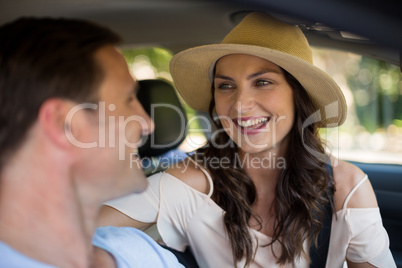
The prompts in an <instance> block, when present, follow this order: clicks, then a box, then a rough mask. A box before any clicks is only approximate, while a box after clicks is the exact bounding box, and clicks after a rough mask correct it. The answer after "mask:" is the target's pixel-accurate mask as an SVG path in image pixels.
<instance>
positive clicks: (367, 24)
mask: <svg viewBox="0 0 402 268" xmlns="http://www.w3.org/2000/svg"><path fill="white" fill-rule="evenodd" d="M398 7H399V4H398V3H397V2H394V1H390V0H383V1H373V0H366V1H365V0H354V1H347V0H338V1H335V0H322V1H317V0H304V1H298V0H284V1H274V0H233V1H231V0H222V1H203V0H114V1H110V0H109V1H108V0H2V1H1V2H0V25H2V24H5V23H7V22H10V21H12V20H14V19H17V18H20V17H24V16H25V17H26V16H35V17H66V18H82V19H87V20H91V21H94V22H97V23H100V24H103V25H106V26H108V27H110V28H111V29H113V30H114V31H116V32H117V33H119V34H120V35H121V36H122V37H123V40H124V41H123V43H122V45H121V49H122V50H125V49H143V48H153V47H158V48H163V49H165V50H166V51H168V52H169V53H171V55H174V54H175V53H178V52H180V51H182V50H184V49H186V48H190V47H194V46H199V45H204V44H212V43H219V42H220V41H221V40H222V39H223V37H224V36H225V35H226V34H227V33H228V32H229V31H230V30H231V29H232V28H233V27H234V26H235V25H236V24H237V23H238V22H240V21H241V19H242V18H243V17H244V16H245V15H246V14H248V13H249V12H251V11H255V10H258V11H263V12H267V13H269V14H271V15H272V16H274V17H276V18H278V19H280V20H282V21H284V22H287V23H290V24H294V25H297V26H299V27H300V28H301V29H302V30H303V32H304V33H305V35H306V37H307V39H308V41H309V43H310V45H311V46H313V47H316V48H317V49H318V51H320V49H329V52H328V53H329V54H331V53H332V52H331V51H332V50H333V49H336V50H337V51H343V52H345V53H353V55H359V56H361V57H367V58H370V59H375V60H377V61H380V62H381V64H382V65H381V66H383V65H384V66H388V65H390V66H391V65H392V66H394V67H392V68H394V69H392V70H393V71H392V72H393V74H395V75H394V78H393V79H394V80H395V81H396V82H394V84H395V85H396V86H395V88H396V91H395V92H396V93H395V94H394V93H393V94H394V95H392V96H394V97H393V103H395V104H393V106H392V109H394V110H393V112H392V115H393V117H392V118H391V119H390V120H391V121H390V120H388V121H389V122H388V121H387V120H385V119H384V120H383V121H381V120H380V121H381V122H382V123H381V129H382V130H381V131H383V132H387V133H388V134H389V133H390V132H392V133H396V134H393V136H392V137H393V139H394V140H392V143H391V141H390V140H388V142H390V145H389V146H388V147H390V148H391V147H392V148H391V150H394V151H392V153H389V154H387V157H383V156H382V154H380V153H381V150H379V149H376V148H374V147H375V146H374V145H373V146H371V147H372V148H374V151H373V152H372V154H373V155H374V157H373V158H372V159H370V160H369V161H367V158H366V156H367V155H365V153H364V152H362V151H359V152H358V153H357V154H354V155H353V158H352V157H345V158H344V159H345V160H347V161H351V162H352V163H354V164H355V165H357V166H358V167H360V168H361V169H362V170H363V171H364V172H365V173H366V174H368V177H369V179H370V181H371V183H372V186H373V188H374V190H375V193H376V197H377V201H378V205H379V207H380V211H381V215H382V219H383V224H384V226H385V229H386V230H387V232H388V235H389V238H390V248H391V252H392V254H393V257H394V259H395V262H396V264H397V267H402V206H401V204H402V79H401V77H402V76H401V67H400V66H401V65H400V63H401V51H402V31H401V29H402V17H401V16H400V7H399V8H398ZM318 53H320V52H318ZM353 57H355V56H353ZM360 67H361V66H360ZM361 68H362V67H361ZM357 71H359V70H357ZM361 74H362V73H360V75H361ZM380 75H382V74H381V71H379V76H380ZM395 77H396V78H395ZM373 79H374V78H373ZM138 80H139V81H140V88H141V90H140V92H139V95H138V97H139V99H140V101H141V102H142V103H143V105H144V107H145V109H146V111H147V112H148V113H149V114H151V116H152V118H153V120H154V121H155V125H156V127H155V132H154V133H153V134H152V135H151V136H150V137H149V139H148V140H147V141H146V143H145V144H144V145H143V146H142V147H141V148H140V150H139V153H140V155H141V157H142V158H144V159H145V160H147V161H149V163H150V165H149V167H148V169H146V170H145V172H146V173H147V174H151V173H154V172H156V171H160V170H163V169H164V168H165V167H163V166H158V165H160V163H158V161H153V159H155V158H158V157H160V156H162V155H166V154H170V155H171V156H172V161H179V160H180V159H183V158H184V157H186V155H187V154H186V153H187V152H185V151H186V150H182V149H180V148H182V147H180V146H181V145H182V144H183V143H184V142H185V140H186V137H187V136H188V135H189V133H188V131H187V130H188V126H189V125H190V123H189V121H190V120H189V118H184V119H183V118H182V117H179V116H178V113H179V111H180V112H182V113H185V112H187V110H188V107H186V104H185V103H183V100H182V99H181V98H180V96H179V95H178V94H177V92H176V90H175V88H174V83H173V81H169V79H161V78H157V79H153V78H152V79H138ZM370 90H374V91H381V89H372V88H371V89H370ZM389 90H391V89H389ZM359 92H360V93H359V94H356V95H354V97H355V98H359V97H361V98H362V100H359V99H356V103H359V102H364V100H365V98H366V97H367V96H368V95H367V94H369V92H364V90H363V89H360V91H359ZM378 94H379V93H378ZM365 96H366V97H365ZM161 103H164V104H166V103H168V104H169V105H171V106H169V107H170V108H166V106H163V107H161V106H158V104H161ZM398 104H399V105H398ZM351 105H353V103H352V104H351ZM382 105H383V106H384V107H387V106H388V107H389V105H387V104H386V103H383V104H382ZM367 107H368V108H367ZM367 107H366V108H367V109H369V110H364V109H363V110H362V109H360V108H359V107H357V108H354V109H355V110H356V111H357V116H356V118H358V119H360V121H361V122H363V121H364V120H366V119H362V117H361V116H362V115H359V111H360V113H363V114H364V113H366V114H369V112H367V111H373V109H374V108H373V109H371V108H370V107H371V106H367ZM354 109H351V110H354ZM359 109H360V110H359ZM370 109H371V110H370ZM375 109H377V108H375ZM374 112H375V113H379V114H380V115H379V116H380V117H381V118H383V117H384V116H383V114H384V113H385V112H381V111H377V110H375V111H374ZM192 113H193V115H194V114H195V115H197V114H202V113H199V112H198V111H192ZM389 113H391V112H389ZM187 114H188V112H187ZM188 115H189V114H188ZM359 116H360V117H359ZM387 122H388V123H387ZM199 124H200V125H202V124H203V123H202V122H199ZM391 125H392V127H391ZM350 126H351V125H347V126H346V128H347V127H350ZM384 129H385V130H384ZM378 131H380V130H378ZM373 133H374V132H372V134H370V135H371V136H370V137H372V139H368V140H367V142H366V143H373V142H374V140H375V139H376V138H377V137H379V136H378V135H377V136H376V134H373ZM381 133H382V132H381ZM209 135H210V133H204V136H205V138H208V137H209ZM336 135H338V137H340V138H339V140H338V143H340V145H341V146H340V147H342V145H343V144H342V143H343V142H344V141H343V140H342V131H340V132H338V133H337V134H336ZM367 135H369V134H367ZM367 135H366V136H367ZM386 137H389V136H386ZM385 139H388V138H385ZM383 142H385V141H383ZM352 143H353V142H352ZM350 146H351V147H353V144H352V145H350ZM369 147H370V146H369ZM340 155H341V156H342V154H340ZM173 156H180V157H175V158H173ZM341 158H342V157H341ZM388 160H389V161H388Z"/></svg>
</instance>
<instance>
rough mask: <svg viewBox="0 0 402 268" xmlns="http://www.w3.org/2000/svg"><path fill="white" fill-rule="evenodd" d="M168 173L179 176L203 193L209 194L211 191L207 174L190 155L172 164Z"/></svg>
mask: <svg viewBox="0 0 402 268" xmlns="http://www.w3.org/2000/svg"><path fill="white" fill-rule="evenodd" d="M166 173H169V174H170V175H172V176H174V177H176V178H178V179H179V180H181V181H182V182H184V183H186V184H187V185H189V186H191V187H192V188H194V189H195V190H197V191H199V192H201V193H204V194H208V192H209V188H210V185H209V182H208V179H207V177H206V175H205V174H204V172H202V171H201V169H200V168H199V167H197V166H196V165H195V164H194V162H193V161H192V160H190V158H189V157H188V158H186V159H184V160H183V161H181V162H179V163H176V164H174V165H172V166H170V167H169V168H168V169H167V170H166Z"/></svg>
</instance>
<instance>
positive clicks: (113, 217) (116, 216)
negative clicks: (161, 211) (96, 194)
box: [98, 205, 155, 231]
mask: <svg viewBox="0 0 402 268" xmlns="http://www.w3.org/2000/svg"><path fill="white" fill-rule="evenodd" d="M154 224H155V223H144V222H140V221H136V220H134V219H132V218H130V217H129V216H127V215H126V214H124V213H122V212H120V211H119V210H117V209H115V208H112V207H110V206H107V205H104V206H102V208H101V210H100V213H99V218H98V226H109V225H111V226H117V227H134V228H137V229H140V230H142V231H144V230H146V229H147V228H149V227H150V226H152V225H154Z"/></svg>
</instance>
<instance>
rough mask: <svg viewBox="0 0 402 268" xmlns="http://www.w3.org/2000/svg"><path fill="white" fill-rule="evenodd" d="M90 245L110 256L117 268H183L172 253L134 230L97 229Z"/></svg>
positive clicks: (129, 228)
mask: <svg viewBox="0 0 402 268" xmlns="http://www.w3.org/2000/svg"><path fill="white" fill-rule="evenodd" d="M92 244H93V245H94V246H97V247H99V248H102V249H104V250H106V251H108V252H109V253H110V254H112V255H113V256H114V258H115V261H116V263H117V267H118V268H134V267H144V268H149V267H152V268H158V267H161V268H162V267H163V268H165V267H166V268H176V267H180V268H184V266H183V265H181V264H180V263H179V262H178V260H177V258H176V256H174V255H173V253H171V252H170V251H168V250H166V249H164V248H162V247H161V246H160V245H158V244H157V243H156V242H155V241H154V240H153V239H152V238H151V237H149V236H148V235H147V234H145V233H144V232H142V231H140V230H137V229H135V228H131V227H114V226H107V227H99V228H97V229H96V232H95V236H94V238H93V240H92Z"/></svg>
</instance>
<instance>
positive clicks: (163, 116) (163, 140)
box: [138, 79, 187, 157]
mask: <svg viewBox="0 0 402 268" xmlns="http://www.w3.org/2000/svg"><path fill="white" fill-rule="evenodd" d="M139 84H140V90H139V92H138V99H139V100H140V102H141V104H142V105H143V106H144V109H145V111H146V112H147V113H148V114H149V115H150V116H151V118H152V119H153V120H154V123H155V131H154V132H153V133H152V134H151V135H150V136H149V137H148V138H147V141H146V143H145V144H144V145H142V146H141V147H140V148H139V154H140V156H141V157H154V156H159V155H162V154H164V153H166V152H168V151H170V150H173V149H175V148H177V147H178V146H179V145H180V144H181V143H182V142H183V140H184V139H185V138H186V135H187V117H186V113H185V110H184V108H183V106H182V105H181V103H180V100H179V98H178V97H177V94H176V91H175V89H174V88H173V85H172V84H171V83H169V82H167V81H165V80H159V79H158V80H141V81H139Z"/></svg>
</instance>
